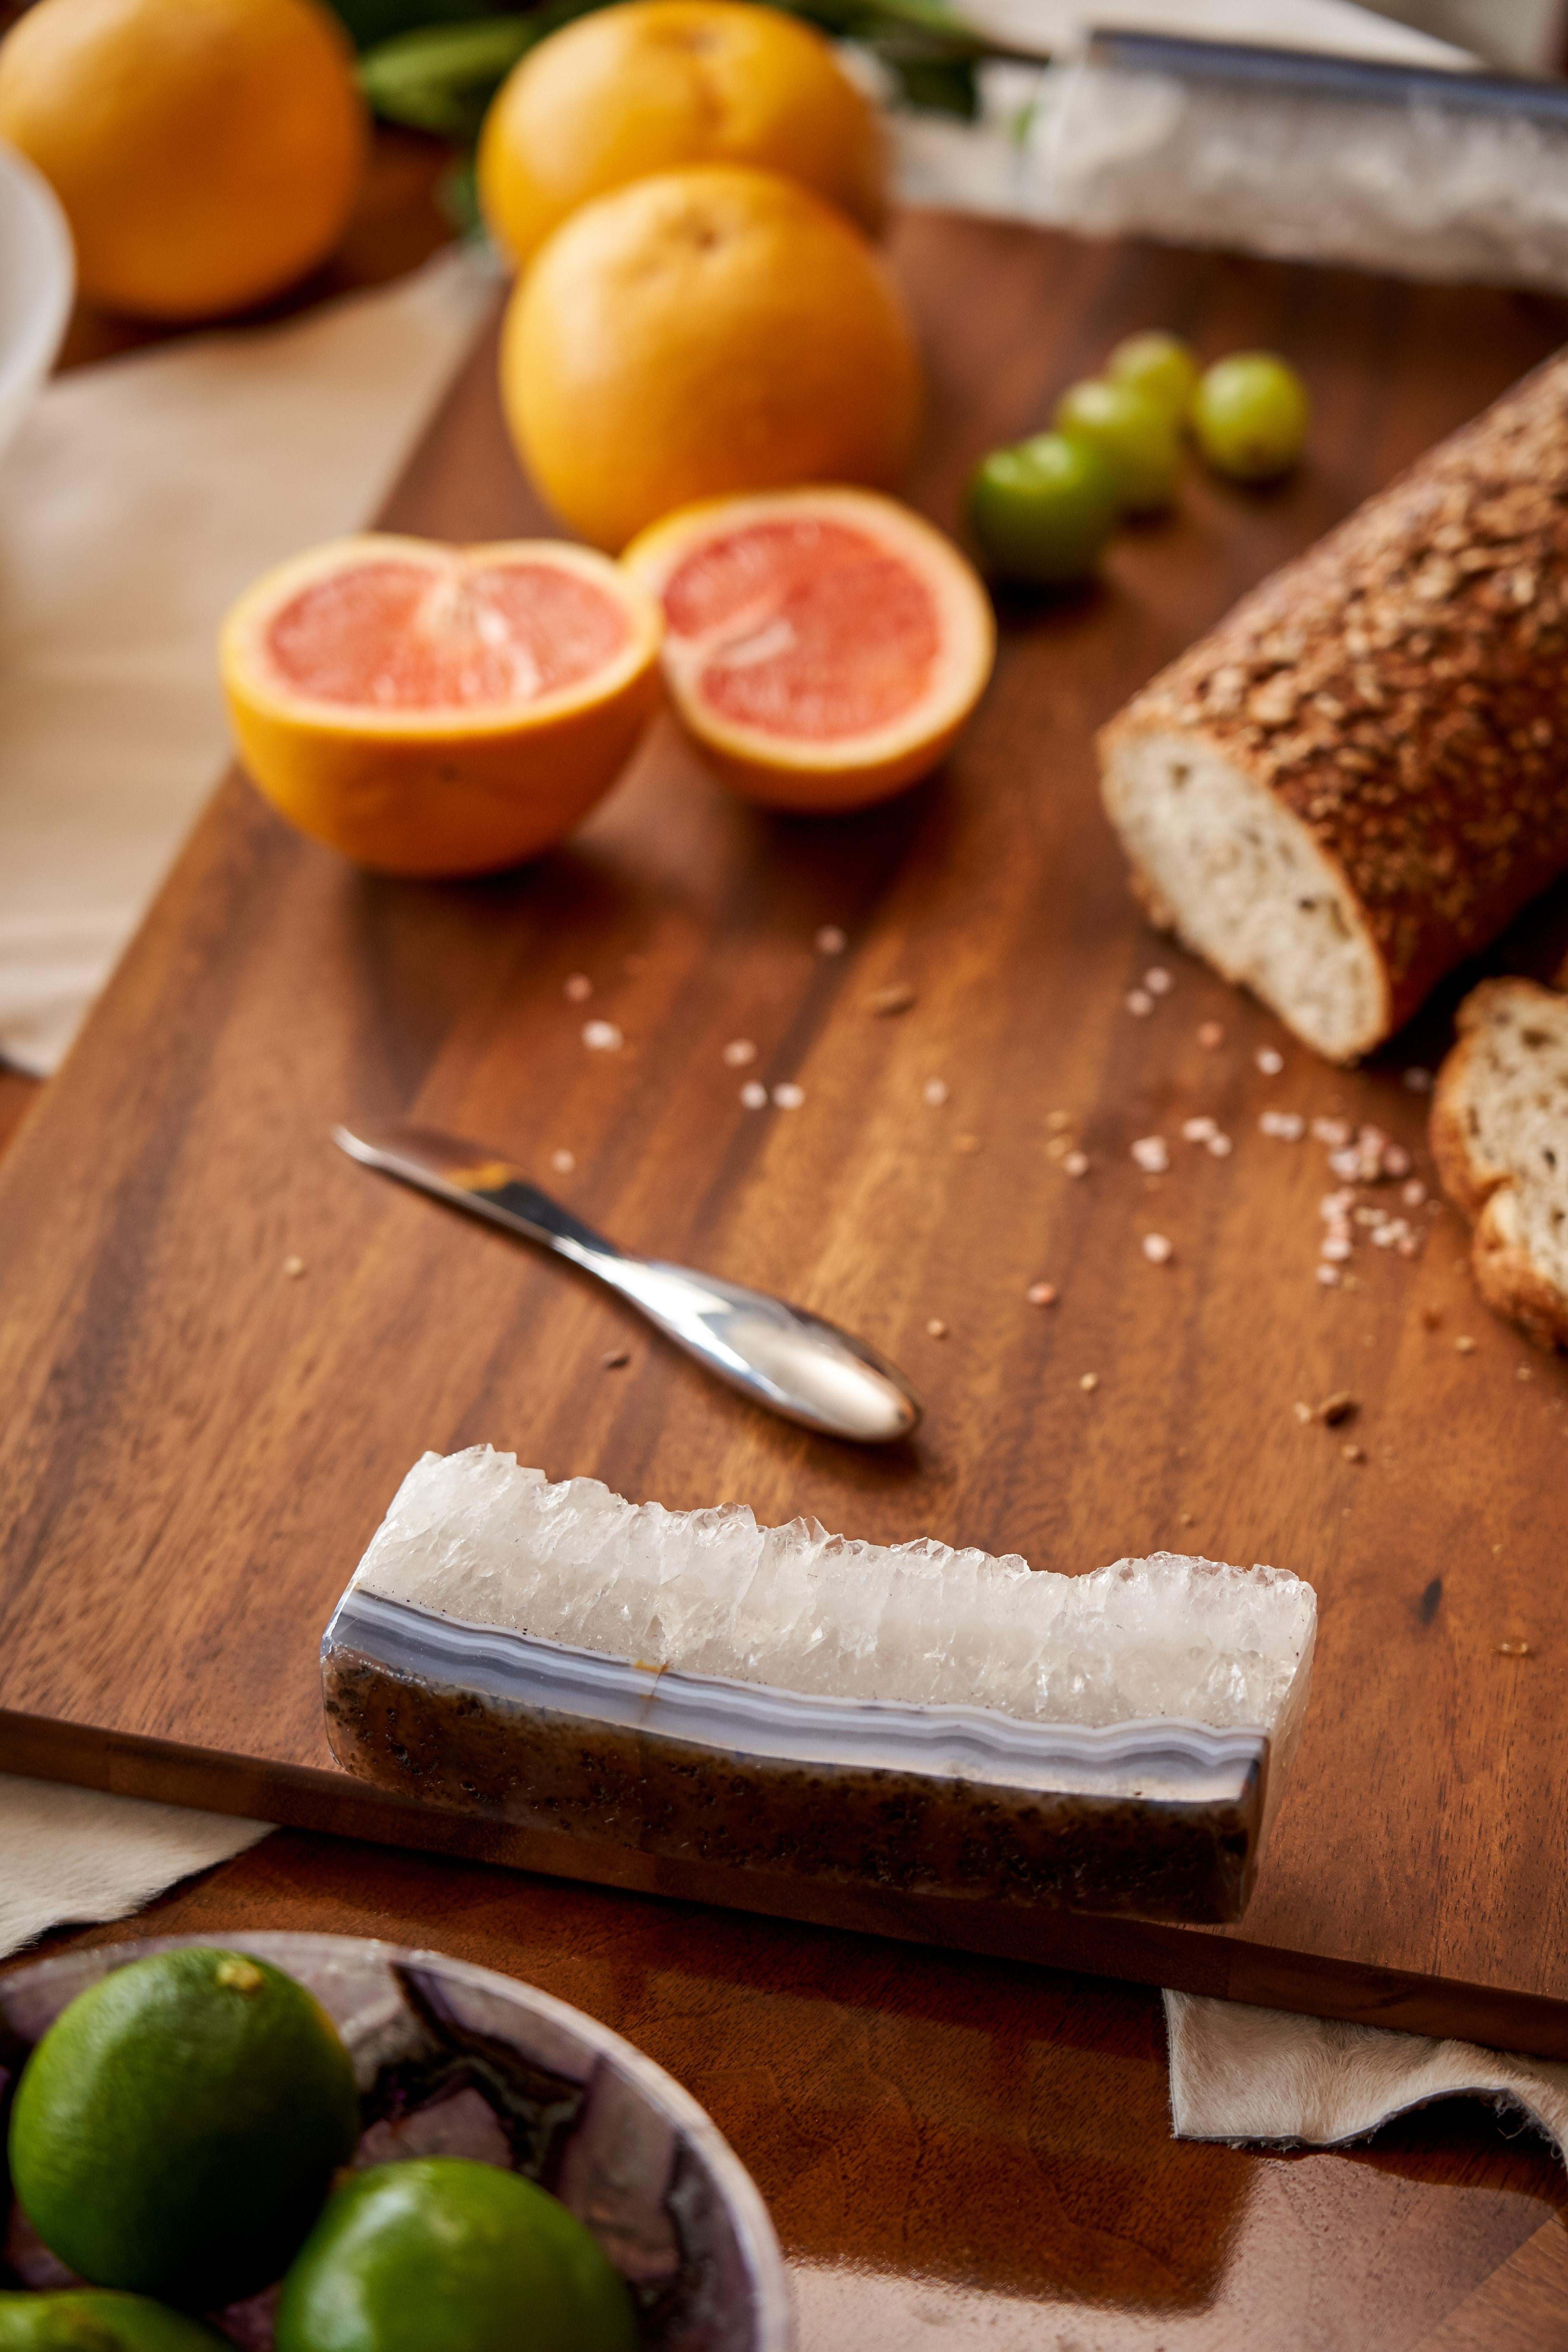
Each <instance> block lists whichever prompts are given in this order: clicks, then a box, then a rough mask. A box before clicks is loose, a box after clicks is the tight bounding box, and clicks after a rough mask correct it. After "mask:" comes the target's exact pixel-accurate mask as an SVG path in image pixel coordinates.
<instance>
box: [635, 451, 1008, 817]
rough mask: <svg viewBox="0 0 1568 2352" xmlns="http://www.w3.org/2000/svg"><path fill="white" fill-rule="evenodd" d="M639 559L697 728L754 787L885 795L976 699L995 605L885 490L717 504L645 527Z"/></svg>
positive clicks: (790, 802) (935, 750)
mask: <svg viewBox="0 0 1568 2352" xmlns="http://www.w3.org/2000/svg"><path fill="white" fill-rule="evenodd" d="M624 561H625V562H626V564H627V566H628V568H629V569H630V570H631V571H632V572H634V573H635V574H636V575H637V577H638V578H640V579H641V580H642V581H643V583H644V584H645V585H647V586H648V587H650V588H651V589H652V590H653V593H654V594H655V595H657V596H658V597H659V599H660V601H661V603H662V604H663V606H664V625H665V636H664V671H665V678H666V683H667V684H668V686H669V688H670V690H671V694H672V696H673V698H674V702H675V705H676V708H677V709H678V710H679V712H680V715H681V717H682V719H684V721H685V725H686V726H687V728H688V729H689V730H690V731H691V732H692V734H693V735H694V736H695V738H696V740H697V741H698V743H699V744H700V745H701V747H702V748H703V750H704V751H706V753H707V755H708V757H709V758H710V760H711V761H713V762H714V763H715V764H716V766H717V767H718V768H719V769H720V772H722V773H723V774H725V775H726V776H727V777H728V779H729V780H730V781H731V782H734V783H736V784H737V785H738V786H739V788H740V789H741V790H742V791H743V792H745V793H748V794H749V795H750V796H751V797H752V798H754V799H758V800H762V801H765V802H768V803H771V804H773V805H775V806H779V807H786V808H802V809H806V808H848V807H854V806H858V805H860V804H861V803H864V802H869V801H873V800H878V799H881V798H883V797H884V796H885V795H886V794H887V793H891V792H896V791H898V790H899V789H900V788H901V786H903V785H904V784H906V783H909V782H913V781H914V779H915V777H916V776H918V775H921V774H924V773H925V772H926V771H927V770H928V769H929V768H931V767H933V766H935V765H936V761H938V760H939V759H940V758H941V757H942V755H943V753H944V752H945V751H946V749H947V747H948V745H949V744H950V743H951V742H952V740H953V739H954V737H955V736H956V732H957V730H958V729H959V727H960V726H961V725H962V724H963V721H964V719H966V718H967V715H968V713H969V711H970V709H972V708H973V706H974V704H975V702H976V701H977V698H978V697H979V694H980V692H981V690H982V689H983V688H984V686H985V683H986V679H987V677H988V675H989V672H990V667H991V660H992V654H993V649H994V633H993V628H992V623H991V614H990V606H989V604H988V602H987V599H986V595H985V591H984V589H983V588H982V587H981V585H980V583H979V581H978V579H977V576H976V574H975V572H974V571H973V569H972V567H971V566H970V565H969V564H968V562H967V561H966V559H965V558H964V556H963V555H962V554H960V552H959V551H958V550H957V549H956V547H954V546H953V545H952V543H951V541H947V540H946V539H944V538H943V537H942V535H941V534H940V532H938V531H936V530H933V529H932V527H931V526H930V524H928V523H925V522H923V521H922V520H920V518H919V517H918V516H916V515H914V514H912V513H911V512H910V511H909V509H907V508H904V507H902V506H899V505H898V504H897V503H896V502H895V501H894V500H893V499H884V498H881V497H878V496H876V495H875V494H874V493H872V492H868V491H861V490H838V489H821V490H787V491H778V492H772V493H768V494H765V495H761V496H758V497H748V498H737V499H714V500H710V501H708V502H706V503H705V504H704V505H702V506H698V507H692V508H687V509H685V510H684V511H682V512H680V513H677V514H675V515H673V516H671V517H669V518H668V519H667V520H665V521H664V522H663V523H658V524H655V525H654V526H653V529H652V530H649V531H645V532H644V533H643V536H642V537H641V538H640V539H639V540H637V541H634V543H633V544H632V547H631V548H629V549H628V551H627V552H626V556H625V559H624Z"/></svg>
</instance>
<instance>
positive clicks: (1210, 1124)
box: [1181, 1118, 1219, 1143]
mask: <svg viewBox="0 0 1568 2352" xmlns="http://www.w3.org/2000/svg"><path fill="white" fill-rule="evenodd" d="M1181 1132H1182V1140H1183V1142H1185V1143H1207V1141H1208V1139H1209V1138H1210V1137H1211V1136H1215V1135H1218V1133H1219V1129H1218V1125H1217V1123H1216V1122H1215V1121H1214V1120H1213V1119H1212V1118H1184V1119H1183V1121H1182V1123H1181Z"/></svg>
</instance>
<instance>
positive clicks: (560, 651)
mask: <svg viewBox="0 0 1568 2352" xmlns="http://www.w3.org/2000/svg"><path fill="white" fill-rule="evenodd" d="M630 635H631V630H630V627H629V625H628V622H627V618H626V614H625V611H624V608H623V606H622V605H621V604H618V603H616V602H615V601H614V599H613V598H612V597H611V596H609V595H608V594H607V593H605V591H604V589H603V588H602V587H601V586H600V584H599V583H598V582H597V581H592V580H586V579H582V578H580V577H578V576H577V575H576V574H574V573H572V572H563V571H562V570H560V569H559V566H557V565H553V564H549V565H547V564H543V563H527V562H521V563H509V564H497V565H494V566H489V567H486V566H484V565H470V566H465V567H464V568H463V569H462V570H458V569H456V568H455V567H453V568H449V569H442V570H434V571H433V570H432V568H431V566H430V565H429V564H426V563H410V562H395V561H380V562H367V563H361V564H357V565H353V566H351V567H346V568H345V569H344V570H342V571H340V572H329V573H327V574H326V575H324V576H323V577H321V578H319V579H317V580H312V581H308V582H307V583H306V584H305V585H304V586H303V587H301V588H300V589H299V590H298V592H297V593H295V594H294V595H292V596H291V597H289V599H288V601H287V603H286V604H282V605H281V606H280V607H279V608H278V610H277V612H276V613H275V614H273V615H272V616H271V618H270V620H269V622H268V624H267V631H266V638H265V643H266V648H267V657H268V659H269V661H270V664H271V666H272V667H273V669H274V670H275V671H276V673H277V677H278V679H279V680H280V681H281V683H282V684H283V685H285V686H286V687H287V688H291V689H292V690H293V691H294V692H295V693H297V694H301V695H305V696H308V698H310V699H311V700H312V701H317V702H335V703H342V704H345V705H352V706H355V707H357V708H361V709H383V710H439V709H477V708H479V707H481V706H484V705H486V704H517V703H528V702H535V701H538V700H539V699H540V698H543V697H544V696H547V695H550V694H556V693H559V691H560V690H561V689H562V688H566V687H570V686H576V685H578V684H579V683H580V681H581V680H582V679H584V678H587V677H592V676H593V675H594V673H595V672H596V671H599V670H602V669H603V668H604V667H606V666H607V665H608V664H609V663H610V662H612V660H613V659H614V657H615V656H616V655H617V654H619V653H620V652H621V651H622V648H623V647H624V646H626V644H627V642H628V640H629V638H630Z"/></svg>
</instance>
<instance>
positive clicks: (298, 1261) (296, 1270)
mask: <svg viewBox="0 0 1568 2352" xmlns="http://www.w3.org/2000/svg"><path fill="white" fill-rule="evenodd" d="M283 1271H284V1274H285V1275H286V1276H287V1279H288V1280H289V1281H290V1282H298V1279H299V1277H300V1276H301V1275H302V1274H303V1273H304V1271H305V1261H304V1259H303V1258H302V1257H286V1258H285V1259H284V1261H283Z"/></svg>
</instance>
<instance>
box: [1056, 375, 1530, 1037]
mask: <svg viewBox="0 0 1568 2352" xmlns="http://www.w3.org/2000/svg"><path fill="white" fill-rule="evenodd" d="M1100 750H1101V758H1102V768H1103V793H1104V799H1105V806H1106V809H1107V812H1108V814H1109V815H1110V818H1111V821H1112V823H1113V825H1114V826H1115V828H1116V830H1117V832H1118V833H1119V835H1121V838H1122V842H1123V845H1124V848H1125V850H1126V852H1127V856H1128V858H1129V860H1130V862H1131V865H1132V867H1133V876H1134V887H1135V888H1136V889H1137V891H1138V893H1139V895H1140V897H1141V898H1143V899H1144V902H1145V905H1146V906H1147V908H1148V909H1149V911H1150V913H1151V915H1152V916H1153V917H1154V919H1155V920H1156V921H1157V922H1159V923H1161V924H1163V925H1165V926H1166V927H1167V928H1169V929H1173V930H1175V931H1176V932H1177V933H1178V934H1179V935H1180V937H1181V938H1182V939H1183V940H1185V941H1186V943H1187V945H1188V946H1189V947H1192V948H1194V949H1196V950H1197V952H1198V953H1199V954H1200V955H1204V956H1207V959H1208V960H1209V961H1210V962H1211V963H1213V964H1214V965H1215V966H1216V967H1217V969H1218V971H1221V972H1223V973H1224V975H1225V976H1226V978H1227V979H1228V980H1232V981H1239V982H1243V983H1245V984H1246V985H1247V986H1248V987H1249V988H1251V989H1252V990H1253V991H1254V992H1256V993H1257V994H1258V995H1259V996H1260V997H1261V998H1262V999H1263V1001H1264V1002H1265V1003H1267V1004H1269V1005H1271V1006H1272V1007H1273V1009H1274V1011H1275V1012H1276V1013H1279V1015H1280V1017H1281V1020H1282V1021H1284V1022H1285V1023H1286V1024H1287V1025H1288V1026H1289V1027H1290V1028H1291V1029H1293V1030H1294V1031H1295V1033H1296V1034H1297V1035H1298V1036H1299V1037H1301V1038H1302V1039H1303V1040H1304V1042H1305V1043H1306V1044H1308V1045H1312V1046H1313V1047H1315V1048H1316V1049H1317V1051H1318V1052H1319V1053H1322V1054H1325V1055H1328V1056H1329V1057H1330V1058H1331V1059H1332V1060H1333V1061H1338V1062H1349V1061H1354V1060H1355V1059H1357V1058H1358V1057H1359V1056H1360V1055H1364V1054H1366V1053H1369V1052H1370V1051H1371V1050H1372V1048H1373V1047H1374V1046H1375V1045H1378V1044H1379V1043H1380V1042H1381V1041H1382V1040H1383V1039H1384V1038H1385V1037H1386V1036H1388V1035H1389V1034H1391V1033H1392V1032H1393V1031H1394V1030H1395V1029H1396V1028H1397V1027H1398V1026H1399V1024H1401V1023H1402V1022H1403V1021H1405V1020H1406V1018H1407V1017H1408V1015H1409V1014H1410V1013H1413V1012H1414V1011H1415V1009H1416V1005H1417V1004H1418V1003H1420V1001H1421V999H1422V997H1423V996H1425V995H1426V993H1427V990H1428V989H1429V988H1430V987H1431V985H1432V983H1433V982H1434V981H1436V980H1437V979H1438V978H1439V977H1440V976H1441V974H1442V973H1444V972H1445V971H1448V970H1450V969H1451V967H1452V966H1453V965H1454V964H1456V963H1458V961H1461V959H1462V958H1463V957H1465V956H1466V955H1469V954H1471V953H1473V952H1474V951H1475V950H1476V949H1477V948H1479V947H1480V946H1481V945H1483V944H1484V943H1485V941H1486V940H1490V939H1491V938H1492V937H1494V936H1495V934H1496V933H1497V932H1498V931H1499V930H1500V929H1502V927H1503V925H1504V924H1505V923H1506V922H1507V921H1508V920H1509V919H1510V918H1511V916H1512V915H1513V914H1514V913H1515V911H1516V910H1517V909H1518V908H1520V907H1521V905H1522V904H1523V903H1524V901H1525V900H1526V899H1527V898H1531V897H1532V896H1533V895H1534V893H1535V892H1536V891H1537V890H1540V889H1542V888H1543V887H1544V886H1545V885H1546V883H1548V882H1549V881H1550V880H1552V877H1554V876H1555V875H1556V874H1558V873H1560V872H1562V871H1563V869H1564V868H1565V867H1568V355H1560V356H1559V357H1558V358H1557V359H1555V360H1552V361H1551V362H1549V363H1548V364H1547V365H1546V366H1545V367H1543V368H1542V369H1540V370H1538V371H1537V373H1535V374H1534V375H1532V376H1530V377H1528V378H1527V379H1526V380H1525V382H1524V383H1522V384H1520V385H1519V386H1517V387H1516V388H1515V389H1514V390H1513V391H1512V392H1511V393H1509V394H1506V395H1505V396H1504V397H1503V398H1502V399H1501V400H1500V401H1499V402H1498V403H1497V404H1495V406H1493V407H1492V408H1490V409H1489V410H1488V411H1487V412H1486V414H1485V415H1482V416H1480V417H1479V418H1477V420H1476V421H1475V422H1474V423H1473V424H1471V425H1467V426H1466V427H1465V428H1464V429H1463V430H1462V431H1461V432H1459V433H1457V434H1456V435H1454V436H1453V437H1452V439H1450V440H1448V441H1446V442H1444V443H1442V444H1441V445H1440V446H1438V447H1437V448H1436V449H1434V450H1431V451H1429V452H1428V454H1427V456H1426V457H1423V458H1422V459H1421V460H1420V461H1419V462H1418V464H1416V466H1414V467H1412V468H1411V469H1410V471H1409V472H1407V473H1406V474H1405V475H1404V476H1403V477H1401V478H1400V479H1399V480H1397V481H1396V482H1395V483H1394V484H1392V485H1391V487H1390V488H1387V489H1386V490H1384V491H1381V492H1380V493H1379V494H1378V495H1377V496H1376V497H1375V498H1373V499H1368V500H1367V502H1366V504H1365V505H1364V506H1363V507H1362V508H1360V509H1358V511H1357V512H1356V513H1355V514H1354V515H1352V516H1351V517H1350V519H1349V520H1348V521H1346V522H1344V523H1343V524H1341V526H1340V527H1339V529H1338V530H1335V531H1333V532H1332V533H1331V534H1330V536H1329V537H1328V538H1327V539H1325V540H1323V541H1321V542H1320V544H1319V545H1318V546H1317V547H1315V548H1313V549H1312V550H1311V551H1309V552H1308V553H1307V554H1305V555H1303V556H1301V557H1300V558H1298V559H1297V560H1296V561H1295V562H1292V563H1291V564H1288V565H1287V566H1286V567H1285V569H1284V570H1283V571H1281V572H1277V573H1276V574H1275V575H1274V577H1273V578H1272V579H1271V580H1269V581H1267V582H1265V583H1264V584H1263V585H1262V586H1261V587H1260V588H1259V589H1257V590H1255V591H1254V592H1253V593H1252V594H1251V595H1249V596H1248V597H1247V598H1245V599H1244V600H1243V602H1242V603H1241V604H1239V605H1238V606H1237V607H1236V609H1235V611H1234V612H1233V613H1232V614H1230V615H1229V617H1228V619H1227V620H1225V621H1223V622H1221V624H1220V625H1219V626H1218V628H1217V629H1216V630H1215V631H1214V632H1213V633H1212V634H1211V635H1208V636H1207V637H1205V638H1202V639H1201V640H1200V641H1199V642H1198V643H1197V645H1195V646H1192V647H1191V648H1190V649H1189V650H1188V651H1187V652H1186V654H1184V655H1182V656H1181V657H1180V658H1179V660H1177V661H1176V662H1174V663H1173V664H1172V665H1171V667H1169V668H1168V669H1166V670H1164V671H1162V672H1161V674H1160V675H1159V676H1158V677H1156V678H1155V679H1154V680H1153V682H1152V683H1151V684H1150V685H1149V686H1147V687H1145V688H1144V690H1143V691H1142V693H1140V694H1139V695H1137V696H1136V697H1135V698H1134V700H1133V701H1132V702H1131V703H1129V704H1128V706H1127V708H1126V709H1124V711H1123V712H1122V713H1121V714H1120V716H1119V717H1118V718H1116V719H1113V721H1112V722H1111V724H1110V725H1109V726H1108V727H1107V728H1106V729H1105V730H1104V731H1103V735H1102V736H1101V739H1100Z"/></svg>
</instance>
